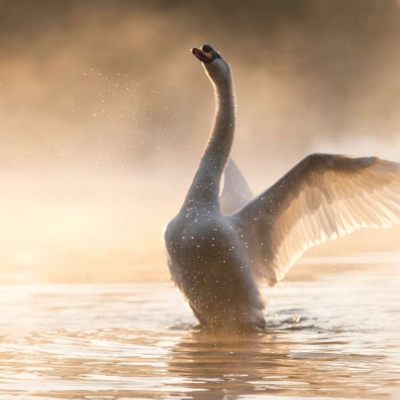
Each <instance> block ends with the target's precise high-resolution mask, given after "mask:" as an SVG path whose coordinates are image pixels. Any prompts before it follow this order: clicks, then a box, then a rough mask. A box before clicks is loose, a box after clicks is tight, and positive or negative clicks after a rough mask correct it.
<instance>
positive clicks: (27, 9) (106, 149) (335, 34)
mask: <svg viewBox="0 0 400 400" xmlns="http://www.w3.org/2000/svg"><path fill="white" fill-rule="evenodd" d="M399 39H400V4H399V2H397V1H394V0H393V1H392V0H385V1H381V0H347V1H341V0H340V1H337V0H323V1H320V0H301V1H299V0H268V1H261V0H254V1H248V2H239V1H226V0H217V1H215V0H213V1H211V0H203V1H202V2H185V1H179V0H168V1H166V0H165V1H161V0H150V1H146V2H141V1H123V0H113V1H102V0H99V1H96V2H92V1H88V0H79V1H78V0H69V1H63V0H35V1H34V0H30V1H28V0H18V1H13V2H11V1H0V59H1V63H0V115H1V121H2V126H1V139H2V140H1V144H2V145H1V147H0V193H1V196H0V221H1V227H2V229H1V232H0V272H1V276H2V280H3V281H4V280H10V279H11V280H15V279H17V280H23V281H52V282H54V281H57V282H71V281H72V282H76V281H79V282H81V281H85V282H86V281H87V282H93V281H100V282H103V281H132V280H147V279H158V278H166V279H167V277H168V272H167V267H166V263H165V260H164V254H163V247H162V244H161V229H162V226H163V224H165V222H167V221H168V220H169V218H170V217H172V215H173V214H174V213H175V212H176V211H177V209H178V208H179V205H180V202H181V200H182V198H183V196H184V194H185V191H186V189H187V187H188V185H189V183H190V179H191V177H192V174H193V172H194V170H195V168H196V165H197V161H198V159H199V157H200V155H201V152H202V150H203V147H204V145H205V143H206V140H207V135H208V132H209V129H210V125H211V121H212V115H213V97H212V91H211V86H210V84H209V82H208V80H207V78H206V77H205V75H204V73H203V71H202V69H201V66H200V65H199V63H198V61H197V60H195V59H194V58H193V57H192V56H191V55H190V53H189V49H190V48H191V47H193V46H200V45H202V44H203V43H210V44H212V45H213V46H215V48H216V49H218V50H220V51H221V53H222V54H223V55H224V56H225V57H226V58H227V59H228V60H229V62H230V63H231V64H232V65H233V71H234V76H235V82H236V87H237V97H238V106H239V107H238V128H237V135H236V142H235V146H234V150H233V154H234V157H235V159H236V160H237V162H238V163H239V165H240V166H241V167H242V169H243V171H244V173H245V175H246V176H247V177H248V179H249V181H250V183H251V185H252V187H253V189H254V191H255V193H257V192H259V191H261V190H263V189H265V188H266V187H268V186H269V185H270V184H271V183H272V182H273V181H274V180H275V179H277V178H278V177H279V176H280V175H282V174H283V173H284V172H285V171H287V170H288V169H289V168H290V167H291V166H292V165H293V164H294V163H296V162H297V161H298V160H299V159H300V158H302V157H303V156H305V155H306V154H308V153H311V152H315V151H322V152H340V153H345V154H353V155H378V156H381V157H385V158H388V159H392V160H395V161H400V155H399V149H400V136H399V132H400V102H399V97H400V79H399V77H398V71H399V70H400V46H399V45H398V43H399V41H400V40H399ZM395 232H396V230H390V231H387V232H384V233H383V232H375V231H374V232H373V233H374V235H373V237H371V236H370V235H369V234H366V233H361V234H358V235H356V236H355V238H356V239H354V240H352V241H349V240H347V239H346V240H345V241H343V240H342V241H340V242H335V244H334V245H333V244H329V245H328V246H325V248H324V249H323V250H317V251H318V252H321V251H322V252H325V254H335V253H338V252H341V251H356V250H357V249H361V250H365V249H375V248H387V249H392V250H393V249H395V247H396V246H397V247H398V246H399V243H398V241H396V237H398V233H397V234H396V233H395ZM397 232H398V231H397Z"/></svg>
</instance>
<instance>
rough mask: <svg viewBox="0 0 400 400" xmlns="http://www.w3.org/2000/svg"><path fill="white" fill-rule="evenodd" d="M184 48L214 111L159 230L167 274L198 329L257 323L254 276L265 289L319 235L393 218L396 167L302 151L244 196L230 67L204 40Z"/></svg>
mask: <svg viewBox="0 0 400 400" xmlns="http://www.w3.org/2000/svg"><path fill="white" fill-rule="evenodd" d="M192 54H193V55H194V56H195V57H196V58H197V59H198V60H200V61H201V62H202V64H203V67H204V69H205V72H206V74H207V75H208V77H209V79H210V80H211V83H212V84H213V86H214V93H215V100H216V113H215V121H214V125H213V128H212V131H211V135H210V138H209V141H208V144H207V146H206V148H205V151H204V154H203V156H202V158H201V160H200V163H199V166H198V169H197V171H196V173H195V175H194V178H193V181H192V183H191V185H190V187H189V190H188V193H187V195H186V197H185V199H184V202H183V204H182V207H181V209H180V211H179V212H178V214H177V215H176V216H175V218H173V219H172V220H171V221H170V222H169V223H168V224H167V226H166V229H165V232H164V239H165V245H166V250H167V255H168V265H169V269H170V273H171V277H172V280H173V281H174V283H175V284H176V285H177V286H178V288H179V289H180V290H181V291H182V293H183V295H184V297H185V298H186V300H187V302H188V304H189V305H190V307H191V309H192V310H193V313H194V315H195V316H196V318H197V319H198V321H199V323H200V325H201V326H203V327H205V328H208V329H211V330H212V331H234V332H243V331H247V330H254V329H262V328H264V327H265V317H264V314H263V311H264V308H265V301H264V300H263V297H262V296H261V293H260V284H261V282H263V281H266V282H267V283H268V284H270V285H274V284H275V283H277V282H278V281H280V280H281V279H282V278H283V277H284V275H285V274H286V272H287V271H288V270H289V268H290V267H291V266H292V265H293V264H294V263H295V262H296V260H297V259H298V258H300V257H301V255H302V254H303V253H304V252H305V251H306V250H307V249H309V248H310V247H312V246H315V245H317V244H319V243H322V242H324V241H325V240H327V239H334V238H337V237H340V236H344V235H347V234H349V233H351V232H353V231H355V230H357V229H360V228H370V227H373V228H378V227H389V226H391V225H393V224H394V223H400V164H398V163H395V162H390V161H386V160H382V159H379V158H376V157H363V158H352V157H347V156H343V155H333V154H311V155H309V156H307V157H306V158H304V159H303V160H301V161H300V162H299V163H298V164H297V165H295V166H294V167H293V168H292V169H291V170H290V171H289V172H287V173H286V174H285V175H284V176H283V177H282V178H281V179H279V180H278V181H277V182H276V183H275V184H274V185H272V186H271V187H270V188H269V189H267V190H266V191H265V192H263V193H261V194H260V195H259V196H257V197H255V198H254V196H253V195H252V193H251V190H250V189H249V187H248V185H247V183H246V180H245V179H244V177H243V175H242V174H241V172H240V170H239V168H238V167H237V166H236V164H235V162H234V161H233V159H232V158H230V151H231V147H232V143H233V137H234V131H235V114H236V110H235V109H236V103H235V93H234V85H233V79H232V73H231V68H230V65H229V64H228V63H227V62H226V61H225V60H224V58H223V57H222V56H221V54H219V53H218V52H217V51H215V50H214V49H213V48H212V47H211V46H210V45H204V46H202V48H201V49H197V48H193V49H192ZM224 172H225V184H224V189H223V190H222V192H221V190H220V186H221V179H222V175H223V174H224Z"/></svg>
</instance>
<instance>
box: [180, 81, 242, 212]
mask: <svg viewBox="0 0 400 400" xmlns="http://www.w3.org/2000/svg"><path fill="white" fill-rule="evenodd" d="M213 85H214V96H215V101H216V112H215V119H214V125H213V128H212V131H211V135H210V138H209V141H208V144H207V147H206V149H205V152H204V154H203V157H202V159H201V161H200V164H199V167H198V170H197V172H196V175H195V177H194V179H193V182H192V185H191V188H190V189H189V192H188V195H187V198H186V201H185V203H186V205H188V204H191V205H192V207H193V206H194V205H195V204H196V208H197V207H198V206H200V207H203V208H206V209H208V210H210V209H217V210H220V203H219V193H220V182H221V176H222V174H223V172H224V168H225V165H226V163H227V161H228V159H229V154H230V151H231V147H232V143H233V136H234V130H235V112H236V103H235V94H234V86H233V81H232V78H231V77H229V79H226V80H223V81H220V82H213Z"/></svg>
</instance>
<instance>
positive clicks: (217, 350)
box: [0, 255, 400, 400]
mask: <svg viewBox="0 0 400 400" xmlns="http://www.w3.org/2000/svg"><path fill="white" fill-rule="evenodd" d="M379 259H381V260H383V261H384V262H382V263H379V262H378V261H379ZM395 259H396V257H395ZM391 260H392V258H390V260H388V259H387V257H385V256H384V255H382V257H380V258H379V257H376V256H375V259H374V262H373V263H369V265H368V266H366V265H364V263H363V262H361V263H359V264H360V265H358V266H356V267H353V268H351V269H350V270H349V271H344V268H343V267H341V266H338V268H337V269H335V266H334V263H333V262H331V265H330V267H329V272H327V273H314V274H307V275H305V277H304V278H303V279H296V280H292V281H288V282H284V283H281V284H280V285H279V286H278V287H276V288H274V289H273V290H271V289H266V290H265V293H266V295H267V297H268V299H269V302H270V304H269V307H268V310H267V313H268V329H267V331H266V332H265V333H257V334H251V335H247V336H245V337H234V336H232V337H226V336H225V337H218V336H212V335H206V334H204V333H202V332H200V331H198V330H197V329H195V320H194V318H193V316H192V314H191V312H190V310H189V309H188V308H186V306H185V304H184V302H183V301H182V297H181V295H180V294H179V293H178V291H177V290H176V289H175V288H174V287H173V286H172V285H171V284H170V283H147V284H144V283H142V284H110V285H100V284H87V285H84V284H77V285H72V284H68V285H55V284H40V285H26V284H25V285H15V284H7V285H6V284H3V285H1V290H0V320H1V325H0V339H1V340H0V399H1V400H3V399H4V400H6V399H7V400H8V399H35V400H37V399H55V398H57V399H123V398H138V399H148V398H153V399H270V398H285V397H290V398H291V399H303V398H309V397H314V398H316V399H341V398H363V399H391V398H393V399H397V398H399V397H400V386H399V384H400V290H399V288H400V268H399V262H397V261H399V260H400V255H399V256H398V257H397V259H396V262H391ZM341 261H343V262H345V261H346V260H341ZM309 268H310V269H313V268H314V267H309Z"/></svg>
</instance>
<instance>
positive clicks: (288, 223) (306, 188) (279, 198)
mask: <svg viewBox="0 0 400 400" xmlns="http://www.w3.org/2000/svg"><path fill="white" fill-rule="evenodd" d="M230 218H231V220H232V223H233V224H234V225H235V226H236V228H237V230H238V233H239V235H240V237H241V239H242V242H243V244H244V245H245V247H246V249H247V251H248V254H249V259H250V261H251V265H252V269H253V272H254V274H255V276H256V277H258V278H265V279H266V280H267V281H268V282H269V283H270V284H274V283H276V282H277V281H279V280H280V279H282V278H283V276H284V275H285V273H286V272H287V271H288V270H289V269H290V267H291V266H292V265H293V264H294V263H295V262H296V260H297V259H299V258H300V257H301V255H302V254H303V253H304V252H305V251H306V250H307V249H309V248H310V247H312V246H315V245H317V244H319V243H322V242H324V241H325V240H327V239H334V238H337V237H340V236H344V235H347V234H349V233H351V232H353V231H355V230H357V229H361V228H369V227H372V228H378V227H389V226H391V225H393V224H395V223H400V164H398V163H395V162H390V161H385V160H381V159H379V158H375V157H368V158H350V157H345V156H340V155H330V154H313V155H310V156H308V157H306V158H305V159H303V160H302V161H300V162H299V163H298V164H297V165H296V166H295V167H293V168H292V169H291V170H290V171H289V172H288V173H287V174H286V175H284V176H283V177H282V178H281V179H280V180H279V181H278V182H277V183H275V184H274V185H273V186H272V187H271V188H269V189H268V190H266V191H265V192H264V193H262V194H261V195H260V196H258V197H256V198H255V199H254V200H253V201H251V202H250V203H248V204H247V205H246V206H245V207H244V208H242V209H241V210H240V211H238V212H237V213H236V214H234V215H232V216H231V217H230Z"/></svg>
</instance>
